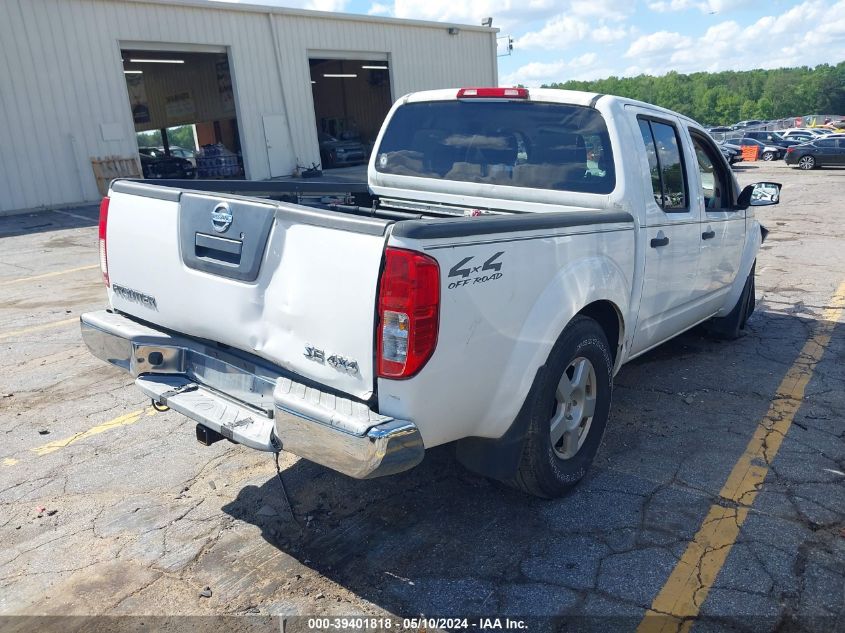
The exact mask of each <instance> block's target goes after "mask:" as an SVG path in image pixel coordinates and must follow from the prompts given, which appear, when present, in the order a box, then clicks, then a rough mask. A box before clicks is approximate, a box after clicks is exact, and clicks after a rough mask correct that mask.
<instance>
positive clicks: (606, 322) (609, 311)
mask: <svg viewBox="0 0 845 633" xmlns="http://www.w3.org/2000/svg"><path fill="white" fill-rule="evenodd" d="M578 314H583V315H584V316H588V317H590V318H591V319H593V320H594V321H596V322H597V323H598V324H599V325H600V326H601V329H602V330H604V335H605V336H606V337H607V344H608V346H609V347H610V352H611V354H613V362H614V363H616V358H617V357H618V356H619V343H620V341H621V340H622V337H621V334H622V329H623V325H622V317H621V316H620V314H619V310H617V309H616V306H615V305H613V304H612V303H611V302H610V301H594V302H593V303H590V304H589V305H586V306H584V307H583V308H581V310H580V311H579V312H578Z"/></svg>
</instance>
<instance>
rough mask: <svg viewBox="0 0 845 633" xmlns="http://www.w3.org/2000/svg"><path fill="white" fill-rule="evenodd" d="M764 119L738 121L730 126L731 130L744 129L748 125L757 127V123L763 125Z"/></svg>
mask: <svg viewBox="0 0 845 633" xmlns="http://www.w3.org/2000/svg"><path fill="white" fill-rule="evenodd" d="M765 124H766V121H758V120H756V119H752V120H750V121H740V122H739V123H734V124H733V125H732V126H731V130H744V129H745V128H748V127H757V126H758V125H765Z"/></svg>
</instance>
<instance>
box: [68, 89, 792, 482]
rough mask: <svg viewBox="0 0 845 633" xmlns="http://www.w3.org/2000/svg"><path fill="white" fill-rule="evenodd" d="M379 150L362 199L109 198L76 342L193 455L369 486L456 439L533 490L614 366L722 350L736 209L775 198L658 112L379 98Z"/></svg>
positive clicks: (595, 101) (171, 191)
mask: <svg viewBox="0 0 845 633" xmlns="http://www.w3.org/2000/svg"><path fill="white" fill-rule="evenodd" d="M378 139H379V140H378V142H377V145H376V148H375V151H374V153H373V156H372V158H371V161H370V164H369V169H368V179H369V180H368V188H367V191H368V192H369V194H370V195H371V196H372V204H369V201H367V202H368V204H366V205H365V206H363V207H353V206H345V205H333V206H332V205H326V206H323V207H320V206H318V205H313V206H307V207H306V206H300V205H297V204H292V203H287V202H278V201H277V200H275V199H273V198H272V197H275V198H278V197H281V195H283V192H285V191H287V192H294V191H297V190H298V189H299V188H301V187H302V185H301V184H299V183H282V182H276V183H268V182H261V183H253V184H251V183H250V182H249V181H245V182H242V183H238V187H237V192H238V195H230V194H228V193H226V192H227V191H228V189H227V186H229V185H227V183H225V182H220V183H219V187H218V188H217V190H216V191H215V190H214V189H213V188H209V187H207V186H206V187H204V188H203V191H201V192H199V191H192V190H190V189H181V188H179V187H169V186H167V183H165V182H162V183H155V184H149V183H142V184H139V183H137V182H132V181H126V180H116V181H114V182H113V183H112V185H111V187H110V192H109V197H107V198H105V199H104V200H103V202H102V205H101V215H100V230H99V235H100V240H99V245H100V249H101V251H100V252H101V257H100V262H101V266H102V273H103V278H104V281H105V284H106V288H107V293H108V301H109V304H110V306H109V307H110V309H109V310H101V311H96V312H89V313H86V314H84V315H83V316H82V318H81V327H82V337H83V340H84V341H85V342H86V344H87V345H88V347H89V349H90V350H91V351H92V353H93V354H95V355H96V356H98V357H99V358H101V359H103V360H105V361H107V362H109V363H111V364H112V365H114V366H116V367H118V368H122V369H123V370H125V371H128V372H129V373H130V374H131V375H132V376H133V377H134V378H135V384H136V386H137V387H138V388H140V390H141V391H142V392H143V393H144V394H145V395H146V396H147V397H149V398H151V399H152V400H153V402H154V403H156V406H158V407H164V406H166V407H170V408H172V409H173V410H175V411H177V412H179V413H182V414H184V415H186V416H188V417H189V418H192V419H193V420H195V421H196V422H197V436H198V438H199V439H200V440H201V441H202V442H203V443H206V444H207V443H211V442H215V441H217V440H220V439H224V438H226V439H229V440H231V441H233V442H237V443H240V444H244V445H245V446H249V447H252V448H255V449H259V450H263V451H268V452H270V453H278V452H280V451H281V450H286V451H290V452H292V453H294V454H297V455H299V456H301V457H303V458H306V459H309V460H312V461H314V462H317V463H319V464H322V465H324V466H327V467H329V468H333V469H335V470H337V471H340V472H342V473H345V474H347V475H350V476H352V477H358V478H369V477H376V476H381V475H389V474H393V473H396V472H399V471H403V470H406V469H409V468H412V467H414V466H416V465H417V464H418V463H419V462H420V461H421V460H422V459H423V455H424V451H425V449H426V448H431V447H435V446H438V445H443V444H446V443H454V446H455V448H454V450H455V454H456V456H457V457H458V459H459V460H460V461H461V462H462V463H463V464H465V465H466V466H467V467H469V468H471V469H473V470H475V471H478V472H480V473H483V474H485V475H487V476H490V477H494V478H497V479H501V480H504V481H507V482H509V483H511V484H512V485H514V486H516V487H518V488H520V489H522V490H524V491H527V492H529V493H532V494H536V495H538V496H542V497H554V496H557V495H560V494H562V493H564V492H565V491H566V490H567V489H568V488H570V487H572V486H573V485H574V484H575V483H576V482H577V481H578V480H580V479H581V478H582V477H583V476H584V474H585V472H586V471H587V468H588V467H589V465H590V463H591V462H592V460H593V457H594V456H595V454H596V451H597V450H598V448H599V444H600V442H601V438H602V435H603V433H604V430H605V426H606V424H607V421H608V415H609V412H610V403H611V388H612V377H613V375H614V374H615V373H616V372H617V371H618V370H619V368H620V367H621V366H622V365H623V364H624V363H626V362H628V361H629V360H631V359H633V358H636V357H637V356H639V355H641V354H644V353H645V352H647V351H648V350H650V349H652V348H654V347H656V346H657V345H660V344H661V343H663V342H664V341H667V340H669V339H671V338H672V337H674V336H677V335H678V334H680V333H681V332H684V331H685V330H687V329H689V328H691V327H693V326H695V325H697V324H699V323H702V322H706V323H707V327H708V328H709V329H710V331H711V332H713V333H715V334H717V335H719V336H722V337H726V338H734V337H737V336H739V335H740V332H741V331H742V329H743V328H744V327H745V324H746V321H747V319H748V317H749V315H751V313H752V312H753V310H754V305H755V299H754V296H755V290H754V288H755V285H754V262H755V258H756V256H757V252H758V250H759V248H760V244H761V242H762V240H763V239H764V237H765V233H766V231H765V229H763V228H762V227H761V226H760V224H759V223H758V221H757V219H756V218H755V214H754V209H755V206H758V205H769V204H776V203H777V202H778V200H779V195H780V194H779V191H780V186H779V185H777V184H775V183H758V184H757V185H749V186H747V187H745V188H744V189H742V190H740V188H739V186H738V185H737V181H736V179H735V177H734V175H733V173H732V171H731V170H730V168H729V166H728V164H727V162H726V161H725V160H724V158H723V156H722V154H721V153H720V151H719V149H718V147H717V146H716V144H715V143H714V142H713V140H712V139H711V138H710V136H709V135H708V134H707V133H706V132H705V131H704V129H703V128H702V127H700V126H699V125H697V124H696V123H695V122H694V121H692V120H690V119H688V118H686V117H684V116H682V115H680V114H677V113H675V112H672V111H669V110H665V109H663V108H659V107H655V106H650V105H648V104H645V103H641V102H638V101H633V100H630V99H624V98H620V97H614V96H607V95H597V94H592V93H579V92H570V91H560V90H542V89H538V90H534V89H532V90H530V91H529V90H528V89H525V88H466V89H461V90H457V91H456V90H435V91H428V92H421V93H415V94H410V95H407V96H405V97H403V98H402V99H399V100H398V101H397V102H396V103H395V104H394V105H393V107H392V108H391V110H390V112H389V113H388V116H387V118H386V119H385V121H384V123H383V127H382V131H381V132H380V134H379V137H378ZM588 148H590V149H589V152H590V153H591V155H592V157H593V158H592V161H593V162H594V163H595V164H594V165H590V164H589V160H590V159H588V156H587V154H588ZM215 184H216V183H215ZM251 186H252V187H254V189H253V190H252V191H253V192H254V193H255V194H258V193H261V194H262V195H265V196H272V197H271V198H270V199H268V198H259V197H250V196H249V192H250V187H251ZM363 193H364V191H361V192H360V194H361V195H363ZM152 202H154V205H155V213H149V212H148V211H149V208H150V205H151V203H152ZM139 244H154V245H155V248H139V247H138V245H139Z"/></svg>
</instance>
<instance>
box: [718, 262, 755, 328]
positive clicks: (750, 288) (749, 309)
mask: <svg viewBox="0 0 845 633" xmlns="http://www.w3.org/2000/svg"><path fill="white" fill-rule="evenodd" d="M756 267H757V263H756V262H755V263H754V264H752V265H751V272H750V273H748V277H747V278H746V279H745V285H744V286H743V288H742V294H740V295H739V299H737V302H736V305H735V306H734V307H733V309H732V310H731V311H730V312H729V313H728V314H727V315H725V316H723V317H716V318H713V319H710V321H708V322H707V324H706V325H705V327H706V329H707V331H708V333H709V334H711V335H712V336H714V337H715V338H720V339H724V340H728V341H732V340H735V339H738V338H739V337H740V336H742V331H743V330H744V329H745V325H746V323H748V317H750V316H751V315H752V314H754V308H755V306H756V303H757V286H756V284H755V283H754V271H755V269H756Z"/></svg>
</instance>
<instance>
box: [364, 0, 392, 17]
mask: <svg viewBox="0 0 845 633" xmlns="http://www.w3.org/2000/svg"><path fill="white" fill-rule="evenodd" d="M367 15H393V7H391V6H390V5H387V4H382V3H381V2H373V4H372V6H370V8H369V10H368V11H367Z"/></svg>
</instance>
